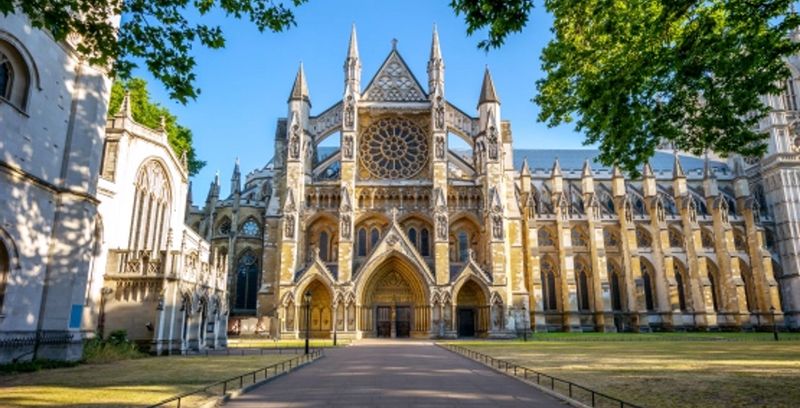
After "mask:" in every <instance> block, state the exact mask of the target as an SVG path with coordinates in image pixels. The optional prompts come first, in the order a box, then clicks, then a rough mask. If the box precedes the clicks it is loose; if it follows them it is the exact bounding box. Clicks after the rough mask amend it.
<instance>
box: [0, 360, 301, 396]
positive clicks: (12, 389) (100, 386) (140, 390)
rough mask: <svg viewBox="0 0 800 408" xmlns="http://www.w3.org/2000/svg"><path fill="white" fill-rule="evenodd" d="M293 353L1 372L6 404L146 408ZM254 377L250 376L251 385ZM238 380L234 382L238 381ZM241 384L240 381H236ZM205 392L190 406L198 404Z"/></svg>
mask: <svg viewBox="0 0 800 408" xmlns="http://www.w3.org/2000/svg"><path fill="white" fill-rule="evenodd" d="M292 357H294V356H292V355H264V356H259V355H255V356H251V355H248V356H245V357H234V356H230V357H228V356H210V357H204V356H192V357H183V356H174V357H148V358H139V359H129V360H122V361H116V362H112V363H106V364H82V365H80V366H77V367H72V368H59V369H52V370H46V371H40V372H35V373H26V374H17V375H0V406H2V407H7V406H10V407H56V406H57V407H87V406H103V407H123V406H125V407H140V406H147V405H151V404H154V403H157V402H159V401H161V400H164V399H166V398H169V397H171V396H173V395H175V394H179V393H183V392H187V391H191V390H194V389H197V388H200V387H202V386H205V385H207V384H210V383H214V382H217V381H219V380H223V379H226V378H229V377H233V376H236V375H240V374H244V373H246V372H248V371H253V370H256V369H259V368H263V367H266V366H268V365H271V364H274V363H277V362H280V361H284V360H288V359H290V358H292ZM249 382H252V379H250V380H247V379H246V380H245V384H247V383H249ZM232 385H233V384H232ZM235 385H236V386H238V382H237V383H236V384H235ZM207 397H208V396H202V397H198V398H196V399H195V400H194V401H191V400H190V401H187V402H185V403H186V405H185V406H195V404H197V403H198V402H199V401H200V400H202V399H205V398H207Z"/></svg>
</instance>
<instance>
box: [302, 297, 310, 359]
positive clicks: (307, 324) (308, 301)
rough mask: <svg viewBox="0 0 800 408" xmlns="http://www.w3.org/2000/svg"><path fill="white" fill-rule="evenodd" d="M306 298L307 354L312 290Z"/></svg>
mask: <svg viewBox="0 0 800 408" xmlns="http://www.w3.org/2000/svg"><path fill="white" fill-rule="evenodd" d="M303 297H305V300H306V354H308V336H309V334H310V333H311V291H310V290H308V291H306V294H305V295H304V296H303Z"/></svg>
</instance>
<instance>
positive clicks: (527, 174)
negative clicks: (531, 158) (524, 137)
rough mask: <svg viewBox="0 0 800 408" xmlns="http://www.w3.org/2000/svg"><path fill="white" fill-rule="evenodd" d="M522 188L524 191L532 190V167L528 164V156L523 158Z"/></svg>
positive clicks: (521, 170)
mask: <svg viewBox="0 0 800 408" xmlns="http://www.w3.org/2000/svg"><path fill="white" fill-rule="evenodd" d="M519 184H520V190H522V192H523V193H526V194H527V193H530V192H531V168H530V166H528V158H527V157H525V158H524V159H522V168H521V169H520V171H519Z"/></svg>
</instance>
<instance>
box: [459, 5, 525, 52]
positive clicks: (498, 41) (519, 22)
mask: <svg viewBox="0 0 800 408" xmlns="http://www.w3.org/2000/svg"><path fill="white" fill-rule="evenodd" d="M450 7H451V8H452V9H453V10H454V11H455V12H456V15H461V14H464V19H465V20H466V22H467V34H469V35H472V34H473V33H475V31H477V30H480V29H482V28H484V27H487V26H488V27H489V38H488V39H485V40H481V41H480V42H479V43H478V48H482V49H484V50H489V49H491V48H497V47H500V46H501V45H503V43H504V42H505V39H506V37H507V36H508V35H509V34H511V33H515V32H520V31H522V29H523V28H524V27H525V24H527V23H528V14H529V13H530V11H531V10H532V9H533V0H451V1H450Z"/></svg>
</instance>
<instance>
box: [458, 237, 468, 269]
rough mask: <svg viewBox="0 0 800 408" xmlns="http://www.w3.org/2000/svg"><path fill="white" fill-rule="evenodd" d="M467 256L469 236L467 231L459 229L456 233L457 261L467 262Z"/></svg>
mask: <svg viewBox="0 0 800 408" xmlns="http://www.w3.org/2000/svg"><path fill="white" fill-rule="evenodd" d="M468 258H469V237H468V236H467V233H466V232H464V231H461V232H459V233H458V261H459V262H467V259H468Z"/></svg>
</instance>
